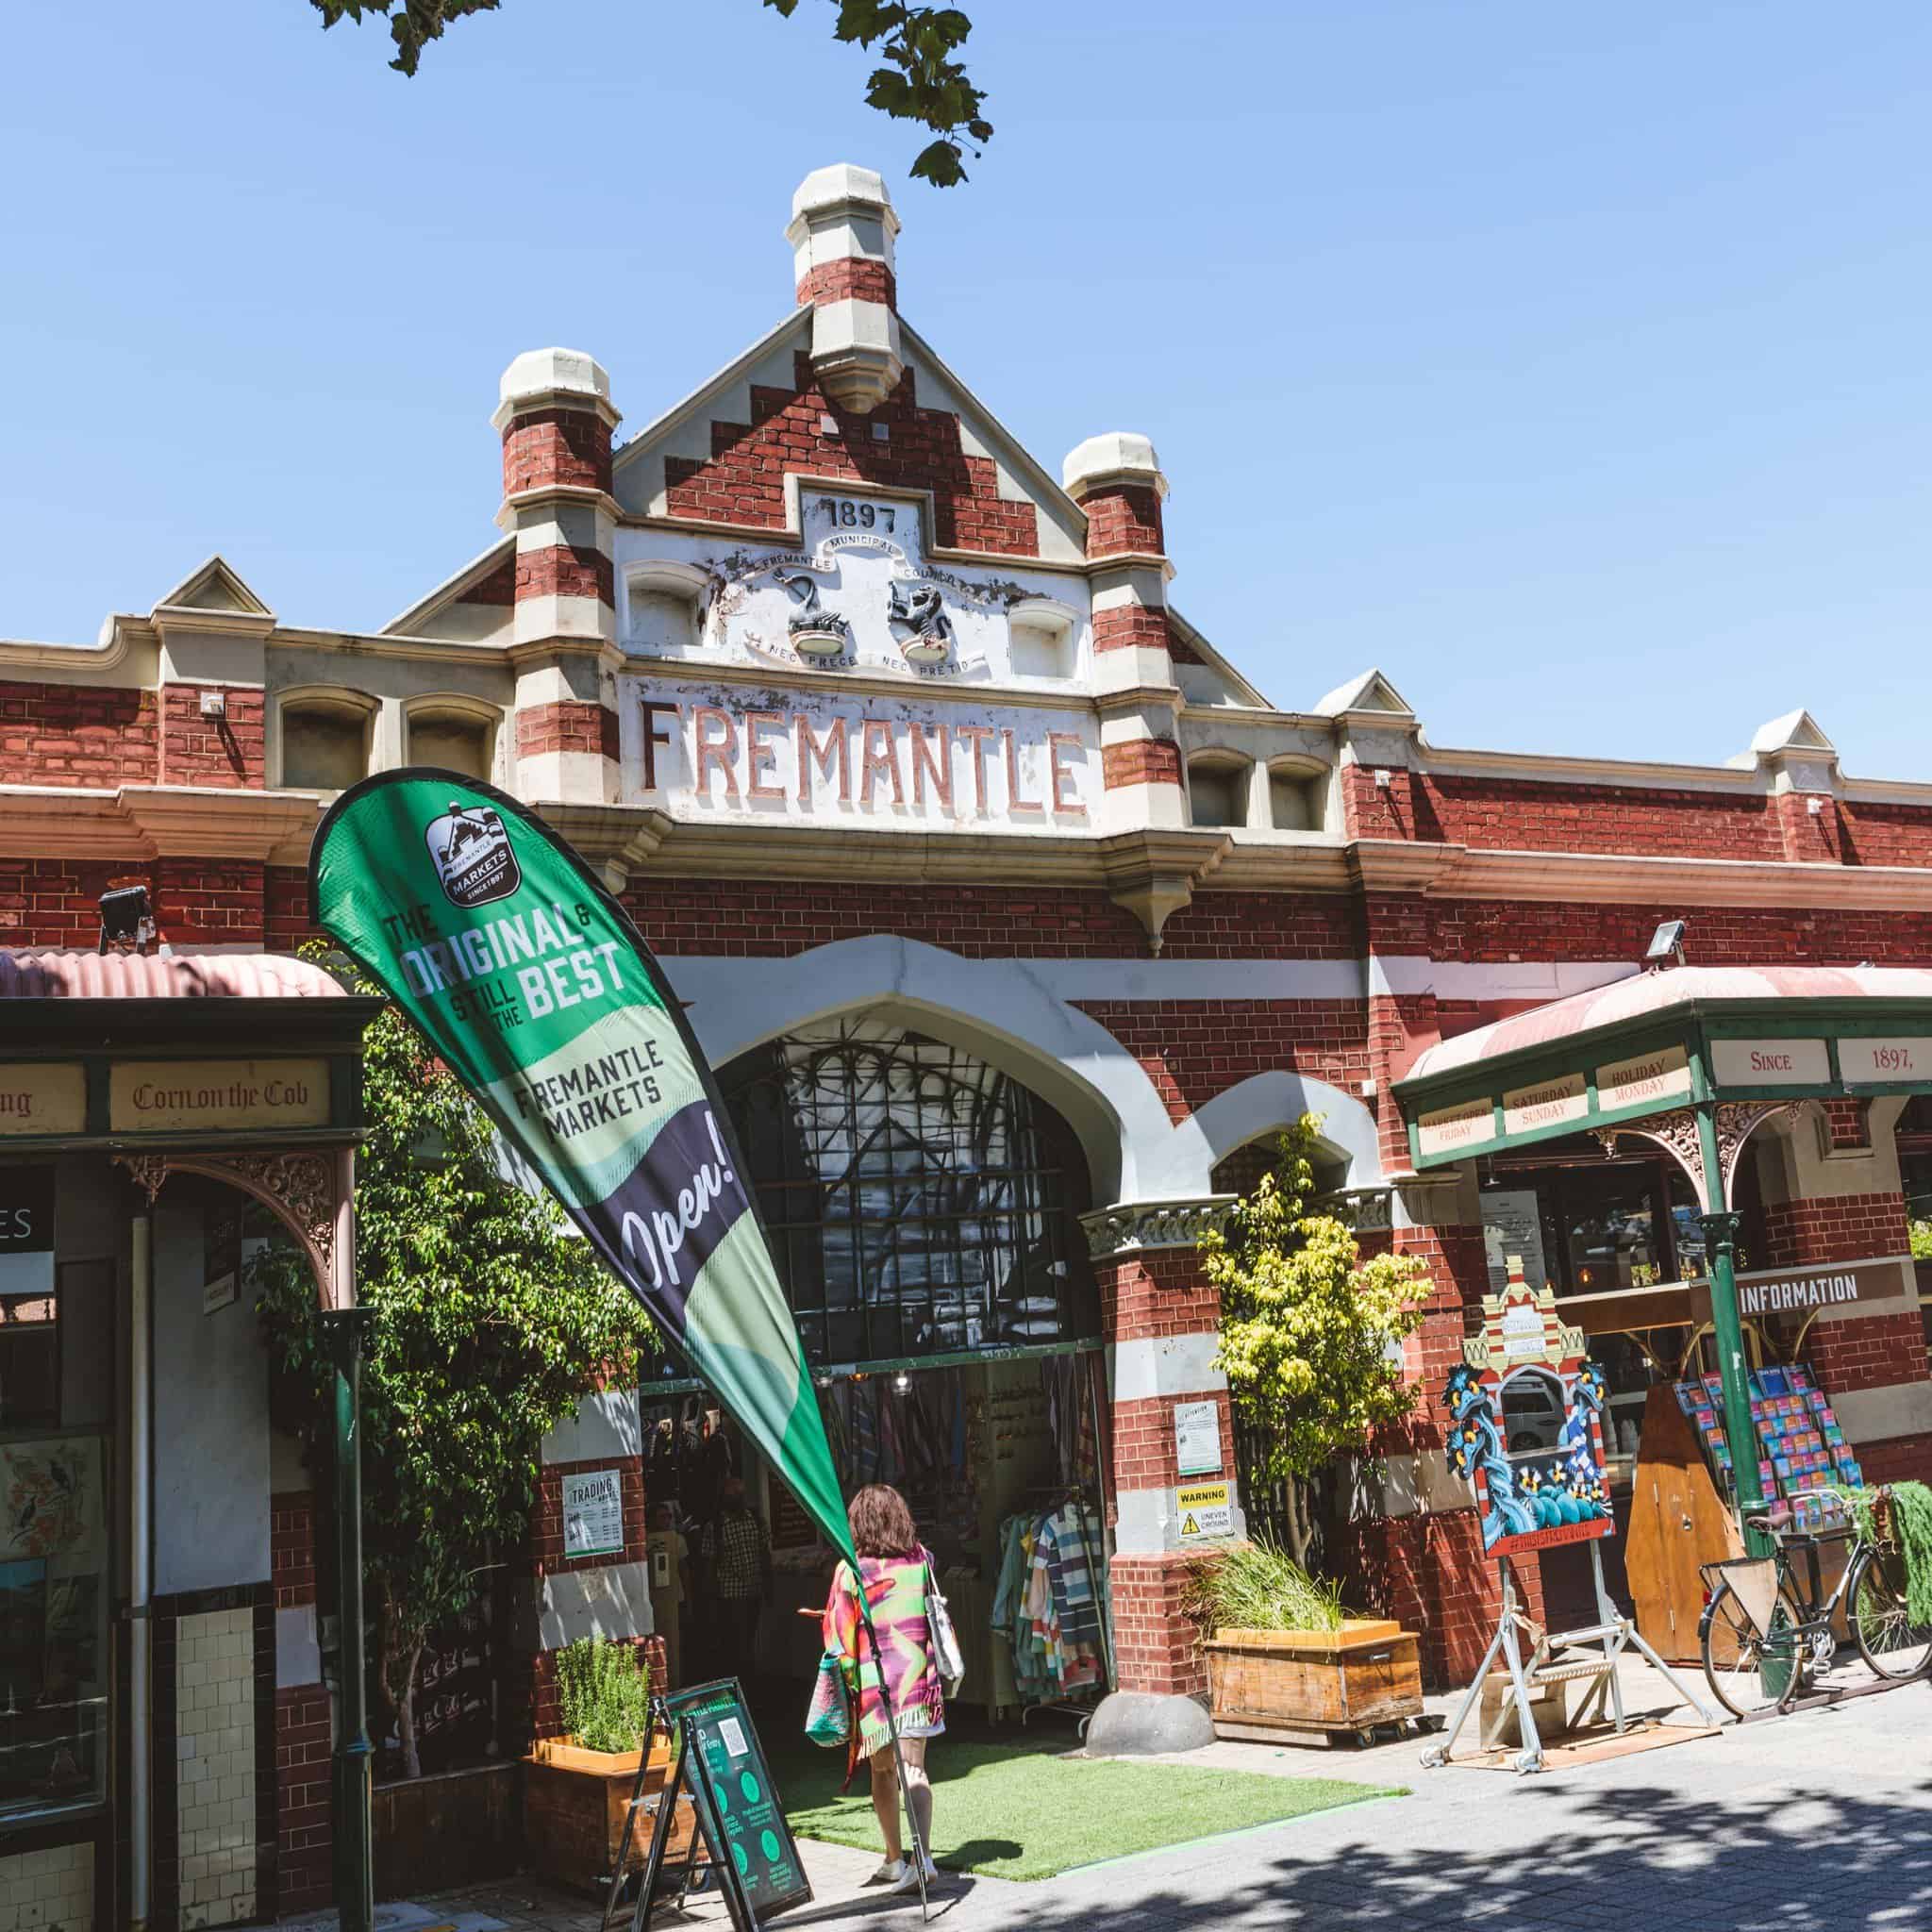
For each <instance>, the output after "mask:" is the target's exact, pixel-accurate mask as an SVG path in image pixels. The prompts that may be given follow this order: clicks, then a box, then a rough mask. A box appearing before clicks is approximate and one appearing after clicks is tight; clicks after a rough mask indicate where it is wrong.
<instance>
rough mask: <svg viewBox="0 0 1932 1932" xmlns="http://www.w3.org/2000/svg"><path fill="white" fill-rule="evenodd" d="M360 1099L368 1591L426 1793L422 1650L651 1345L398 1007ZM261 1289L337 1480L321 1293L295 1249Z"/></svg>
mask: <svg viewBox="0 0 1932 1932" xmlns="http://www.w3.org/2000/svg"><path fill="white" fill-rule="evenodd" d="M316 950H319V949H316ZM331 963H335V962H331ZM357 990H358V991H369V992H375V991H380V989H379V988H377V987H375V986H373V985H358V989H357ZM363 1097H364V1108H365V1113H366V1117H367V1120H368V1138H367V1139H366V1140H365V1141H363V1143H362V1146H361V1147H360V1149H359V1150H358V1156H357V1162H356V1274H357V1283H358V1295H359V1299H360V1300H361V1303H362V1305H363V1306H364V1307H367V1308H369V1309H371V1310H373V1311H374V1315H375V1320H374V1321H373V1322H372V1324H370V1330H369V1335H368V1338H367V1341H366V1344H365V1348H364V1354H363V1367H362V1408H361V1418H362V1552H363V1573H364V1585H365V1591H366V1600H367V1604H368V1607H369V1610H370V1612H371V1613H372V1622H373V1624H374V1625H375V1660H376V1670H377V1675H378V1679H379V1682H380V1686H381V1691H382V1694H383V1696H384V1698H385V1699H386V1700H387V1702H388V1703H389V1705H390V1707H391V1710H392V1711H393V1713H394V1715H395V1719H396V1724H397V1730H398V1735H399V1737H400V1739H401V1742H402V1747H403V1758H404V1769H405V1771H406V1773H407V1774H408V1775H410V1776H416V1775H418V1774H420V1773H421V1769H422V1764H421V1759H420V1757H419V1754H418V1749H417V1737H416V1713H415V1693H416V1689H417V1673H418V1670H419V1667H420V1665H421V1662H422V1657H423V1651H424V1648H425V1644H426V1643H427V1642H428V1641H429V1639H430V1637H431V1636H432V1634H433V1633H434V1632H435V1631H436V1629H437V1628H438V1626H439V1625H441V1624H444V1623H445V1622H447V1621H448V1620H449V1619H450V1618H453V1617H455V1616H458V1615H459V1614H460V1613H461V1612H462V1611H463V1610H465V1609H467V1608H468V1607H470V1605H471V1604H473V1603H474V1602H475V1601H476V1599H477V1598H478V1597H479V1595H481V1594H482V1592H483V1591H484V1589H485V1587H486V1581H487V1578H488V1576H489V1574H490V1572H491V1569H492V1568H493V1567H494V1566H495V1565H497V1564H498V1563H500V1562H502V1561H503V1560H505V1559H506V1558H507V1557H509V1556H511V1555H513V1554H514V1553H516V1552H517V1551H518V1550H519V1548H520V1546H521V1544H522V1543H523V1541H524V1539H525V1535H526V1533H527V1531H528V1528H529V1524H530V1515H531V1511H532V1509H533V1508H534V1507H535V1504H536V1499H537V1479H538V1473H539V1467H540V1464H541V1453H542V1445H543V1438H544V1437H545V1435H547V1434H548V1433H549V1431H550V1430H551V1429H553V1428H555V1427H556V1426H557V1424H558V1423H560V1422H563V1421H565V1420H566V1419H567V1418H568V1417H570V1416H571V1415H572V1414H574V1413H575V1410H576V1408H577V1407H578V1405H579V1403H580V1402H581V1400H582V1399H583V1397H584V1396H585V1395H586V1394H587V1393H588V1392H589V1391H591V1389H592V1388H593V1387H595V1386H597V1384H598V1383H599V1382H600V1381H602V1380H606V1379H608V1380H610V1381H613V1382H615V1383H616V1385H617V1386H619V1387H623V1386H625V1384H626V1383H629V1382H634V1381H635V1380H636V1374H637V1364H638V1360H639V1357H640V1354H641V1351H642V1349H643V1348H644V1347H645V1346H646V1345H647V1344H648V1342H649V1341H650V1338H651V1334H652V1331H651V1328H650V1325H649V1324H648V1323H647V1321H646V1320H645V1318H644V1315H643V1313H642V1311H641V1309H640V1308H639V1307H638V1305H637V1303H636V1302H635V1300H633V1298H632V1297H631V1296H630V1295H629V1294H628V1293H627V1292H626V1291H625V1290H624V1289H622V1288H621V1287H619V1285H618V1284H617V1283H616V1282H615V1281H614V1280H613V1279H612V1278H611V1276H610V1275H609V1274H608V1272H607V1271H606V1270H605V1269H604V1267H603V1266H602V1264H601V1263H600V1262H599V1261H598V1260H597V1259H596V1257H595V1256H594V1255H593V1254H592V1252H591V1247H590V1245H589V1243H588V1242H586V1241H582V1240H581V1239H579V1238H578V1237H577V1236H576V1235H575V1231H574V1230H573V1229H572V1228H571V1226H570V1224H569V1223H568V1222H566V1221H565V1219H564V1217H563V1214H562V1213H561V1211H560V1210H559V1209H558V1208H557V1207H556V1205H555V1204H554V1203H553V1202H551V1201H550V1200H549V1199H548V1198H547V1197H544V1198H541V1199H540V1198H536V1197H533V1196H532V1195H529V1194H526V1193H525V1192H524V1191H523V1190H522V1189H521V1188H519V1187H517V1186H516V1185H515V1183H514V1182H512V1181H510V1180H509V1179H508V1178H507V1177H506V1176H505V1175H504V1174H502V1173H501V1172H500V1171H499V1168H498V1165H497V1162H496V1159H495V1157H494V1152H493V1147H492V1143H491V1127H490V1123H489V1121H488V1119H487V1118H486V1117H485V1115H484V1114H483V1112H482V1111H481V1109H480V1108H477V1107H475V1105H474V1104H473V1103H472V1101H471V1100H470V1098H469V1095H468V1094H467V1093H466V1092H465V1091H464V1090H463V1088H462V1086H461V1085H460V1083H459V1082H458V1080H457V1079H456V1078H455V1077H454V1076H453V1075H452V1074H450V1073H449V1071H448V1070H447V1068H445V1067H444V1066H443V1065H442V1064H441V1061H440V1060H438V1059H437V1058H436V1057H435V1055H434V1054H433V1053H432V1052H431V1051H430V1049H429V1046H428V1044H427V1042H426V1041H425V1040H424V1038H423V1036H422V1035H421V1034H420V1033H418V1032H417V1031H416V1029H415V1028H414V1027H413V1026H412V1025H410V1024H409V1023H408V1020H407V1019H405V1018H404V1016H403V1015H402V1013H401V1012H400V1011H398V1010H397V1009H396V1008H394V1007H392V1006H391V1007H386V1008H384V1009H383V1011H382V1012H381V1013H380V1014H378V1015H377V1017H376V1019H375V1022H374V1024H371V1025H370V1027H369V1028H368V1029H367V1031H366V1032H365V1033H364V1035H363ZM250 1279H251V1285H252V1286H253V1287H254V1288H255V1289H256V1290H257V1291H258V1301H257V1308H258V1314H259V1316H260V1319H261V1323H262V1326H263V1329H264V1332H265V1334H266V1337H267V1341H268V1345H269V1352H270V1359H271V1363H272V1365H273V1370H274V1373H275V1377H276V1384H277V1387H276V1398H277V1400H276V1408H277V1420H278V1422H279V1423H281V1424H282V1425H284V1426H292V1427H293V1429H294V1431H295V1433H296V1435H297V1436H298V1438H299V1440H300V1441H301V1442H302V1446H303V1450H304V1454H305V1458H306V1459H307V1461H308V1465H309V1468H310V1470H311V1472H312V1473H313V1474H315V1475H316V1476H317V1477H318V1479H320V1480H325V1479H326V1473H327V1471H328V1468H329V1457H330V1454H331V1445H332V1441H333V1433H332V1426H331V1424H332V1413H333V1412H332V1409H331V1407H330V1400H331V1391H332V1388H333V1380H332V1376H333V1371H332V1367H331V1362H330V1357H329V1353H328V1349H327V1346H326V1342H325V1338H324V1333H323V1327H322V1317H321V1315H320V1313H319V1310H318V1307H317V1298H316V1292H315V1286H314V1283H313V1281H312V1280H311V1279H310V1276H309V1274H308V1267H307V1264H306V1262H305V1261H304V1259H303V1258H302V1257H301V1256H300V1255H298V1254H296V1253H295V1252H294V1251H293V1250H292V1249H291V1247H290V1246H288V1245H287V1244H279V1245H272V1246H271V1247H270V1248H269V1249H268V1250H267V1251H266V1252H264V1253H262V1254H260V1255H258V1257H256V1259H255V1261H254V1263H253V1264H252V1268H251V1275H250Z"/></svg>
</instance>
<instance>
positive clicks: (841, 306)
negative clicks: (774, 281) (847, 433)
mask: <svg viewBox="0 0 1932 1932" xmlns="http://www.w3.org/2000/svg"><path fill="white" fill-rule="evenodd" d="M898 232H899V217H898V216H897V215H896V214H895V213H894V212H893V210H892V201H891V196H890V195H889V194H888V193H887V192H886V184H885V182H884V181H883V180H882V179H881V178H880V177H879V175H877V174H875V173H874V171H873V170H872V169H871V168H858V167H855V166H853V165H852V164H851V163H850V162H849V161H841V162H839V163H837V164H836V165H835V166H832V167H829V168H817V169H814V170H813V172H812V173H811V174H809V175H807V176H806V177H805V179H804V180H803V181H801V182H800V183H799V185H798V192H797V193H796V194H794V195H793V196H792V197H791V222H790V224H789V225H787V227H786V229H785V239H786V240H787V241H788V242H791V253H792V270H793V275H794V278H795V282H796V291H797V295H798V300H799V303H800V305H801V306H807V307H809V308H810V309H811V311H812V318H811V362H812V369H813V372H814V374H815V375H817V377H818V381H819V387H820V388H821V389H822V390H824V392H825V394H826V395H827V396H828V397H829V398H830V399H831V401H832V403H833V404H834V405H835V406H836V407H838V408H844V409H851V410H853V411H855V412H856V413H858V414H859V415H861V416H862V415H865V414H867V413H869V412H870V411H871V410H873V409H874V408H877V407H878V405H879V404H880V403H882V402H883V401H884V400H885V399H886V397H887V396H888V395H890V394H891V391H892V390H893V388H894V387H895V386H896V385H897V383H898V380H899V377H900V376H901V375H903V374H904V373H905V366H906V365H905V363H904V361H903V360H902V358H901V357H900V353H899V316H898V289H897V285H896V283H895V282H894V280H893V275H892V238H893V236H895V235H896V234H897V233H898Z"/></svg>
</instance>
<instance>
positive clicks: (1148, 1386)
mask: <svg viewBox="0 0 1932 1932" xmlns="http://www.w3.org/2000/svg"><path fill="white" fill-rule="evenodd" d="M1220 1346H1221V1338H1220V1336H1218V1335H1214V1334H1208V1335H1148V1336H1142V1337H1140V1338H1138V1339H1136V1340H1135V1341H1117V1342H1115V1343H1114V1344H1113V1346H1112V1347H1110V1348H1109V1349H1108V1350H1107V1363H1108V1388H1109V1389H1110V1390H1111V1391H1113V1399H1114V1401H1116V1402H1146V1401H1149V1400H1151V1399H1152V1398H1153V1397H1155V1396H1157V1395H1218V1394H1220V1393H1222V1392H1223V1391H1224V1390H1225V1389H1226V1388H1227V1377H1226V1376H1225V1375H1224V1374H1222V1373H1221V1371H1220V1370H1219V1369H1217V1368H1216V1367H1215V1366H1214V1356H1215V1352H1216V1350H1218V1349H1219V1348H1220Z"/></svg>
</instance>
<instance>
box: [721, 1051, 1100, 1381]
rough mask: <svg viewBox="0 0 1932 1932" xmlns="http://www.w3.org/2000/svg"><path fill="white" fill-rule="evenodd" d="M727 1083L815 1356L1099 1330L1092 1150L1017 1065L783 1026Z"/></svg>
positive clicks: (865, 1357) (1067, 1338) (909, 1351)
mask: <svg viewBox="0 0 1932 1932" xmlns="http://www.w3.org/2000/svg"><path fill="white" fill-rule="evenodd" d="M721 1084H722V1085H723V1087H724V1096H725V1102H726V1105H727V1106H728V1108H730V1112H731V1118H732V1124H733V1125H734V1126H735V1127H736V1128H737V1131H738V1139H739V1145H740V1147H741V1150H742V1152H743V1155H744V1158H745V1160H746V1162H747V1164H748V1165H749V1167H750V1169H751V1174H752V1178H753V1181H754V1183H755V1185H756V1187H757V1190H758V1207H759V1209H760V1211H761V1212H762V1214H763V1216H764V1222H765V1229H766V1232H767V1233H768V1234H769V1235H770V1237H771V1241H772V1252H773V1255H774V1258H775V1260H776V1262H777V1266H778V1274H779V1277H780V1279H781V1280H783V1282H784V1284H785V1291H786V1294H787V1295H788V1297H789V1298H790V1300H791V1307H792V1311H793V1313H794V1314H795V1315H796V1317H797V1319H798V1326H799V1332H800V1333H801V1335H802V1336H803V1337H804V1340H805V1352H806V1357H807V1359H808V1361H810V1362H811V1363H813V1364H814V1365H815V1366H816V1365H818V1364H821V1363H827V1362H834V1363H837V1362H862V1361H885V1360H891V1359H894V1358H897V1357H910V1356H924V1355H945V1354H951V1353H956V1352H959V1351H963V1350H971V1349H980V1348H992V1347H1002V1346H1024V1345H1029V1344H1032V1345H1038V1344H1041V1343H1053V1342H1071V1341H1084V1340H1091V1339H1092V1338H1095V1337H1097V1336H1098V1334H1099V1327H1100V1324H1099V1310H1098V1303H1097V1298H1096V1297H1095V1294H1094V1291H1093V1282H1092V1274H1091V1270H1090V1268H1089V1266H1088V1261H1087V1250H1086V1246H1085V1243H1084V1241H1083V1240H1082V1239H1081V1234H1080V1226H1079V1223H1078V1221H1077V1219H1076V1216H1077V1215H1078V1214H1079V1213H1081V1212H1082V1211H1083V1210H1084V1209H1085V1208H1087V1207H1088V1206H1089V1205H1090V1191H1089V1183H1088V1178H1087V1168H1086V1161H1085V1159H1084V1158H1083V1156H1082V1154H1081V1151H1080V1147H1079V1143H1078V1141H1076V1140H1075V1139H1074V1134H1073V1131H1072V1130H1071V1129H1070V1128H1069V1127H1068V1126H1067V1124H1066V1123H1065V1122H1064V1121H1062V1120H1061V1119H1060V1117H1059V1116H1058V1114H1057V1113H1056V1112H1055V1111H1054V1110H1053V1108H1050V1107H1048V1106H1047V1105H1046V1104H1045V1103H1044V1102H1043V1101H1041V1099H1040V1098H1039V1097H1038V1096H1037V1095H1036V1094H1034V1093H1032V1092H1030V1091H1028V1090H1027V1089H1026V1088H1024V1087H1023V1086H1021V1085H1020V1083H1019V1082H1018V1081H1016V1080H1014V1079H1012V1078H1010V1077H1009V1076H1008V1074H1003V1073H1001V1072H1000V1071H999V1069H998V1068H996V1067H992V1066H990V1065H989V1064H988V1063H987V1062H986V1061H984V1060H981V1059H978V1058H974V1056H973V1055H972V1054H969V1053H966V1052H964V1051H962V1050H961V1049H960V1048H958V1047H956V1046H951V1045H948V1044H947V1043H946V1042H945V1041H939V1040H933V1039H930V1038H928V1037H926V1036H924V1035H923V1034H919V1033H911V1032H907V1031H905V1030H903V1029H901V1028H899V1027H896V1026H891V1025H887V1024H882V1023H879V1022H875V1021H862V1020H861V1021H845V1022H841V1023H839V1024H832V1025H827V1026H824V1027H821V1028H814V1029H811V1030H808V1031H806V1032H802V1033H795V1034H790V1035H787V1036H786V1037H784V1038H783V1039H780V1040H776V1041H773V1042H772V1043H771V1044H770V1045H769V1046H765V1047H761V1048H759V1049H758V1050H757V1051H755V1052H753V1053H750V1054H746V1055H743V1056H741V1058H739V1059H737V1060H736V1061H734V1062H733V1063H732V1065H731V1066H730V1067H729V1068H727V1069H726V1070H725V1072H724V1077H723V1080H722V1082H721Z"/></svg>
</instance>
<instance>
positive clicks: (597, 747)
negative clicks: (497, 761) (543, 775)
mask: <svg viewBox="0 0 1932 1932" xmlns="http://www.w3.org/2000/svg"><path fill="white" fill-rule="evenodd" d="M559 751H580V752H595V753H596V754H598V755H599V756H600V757H602V758H612V759H614V758H616V757H617V713H616V712H615V711H612V710H608V709H607V708H605V707H604V706H602V705H593V704H586V703H579V702H577V701H575V700H564V701H560V702H558V703H557V704H554V705H533V706H531V707H530V708H528V709H526V710H522V711H519V712H518V713H517V756H518V758H542V757H544V756H545V755H546V754H548V753H550V752H559Z"/></svg>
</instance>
